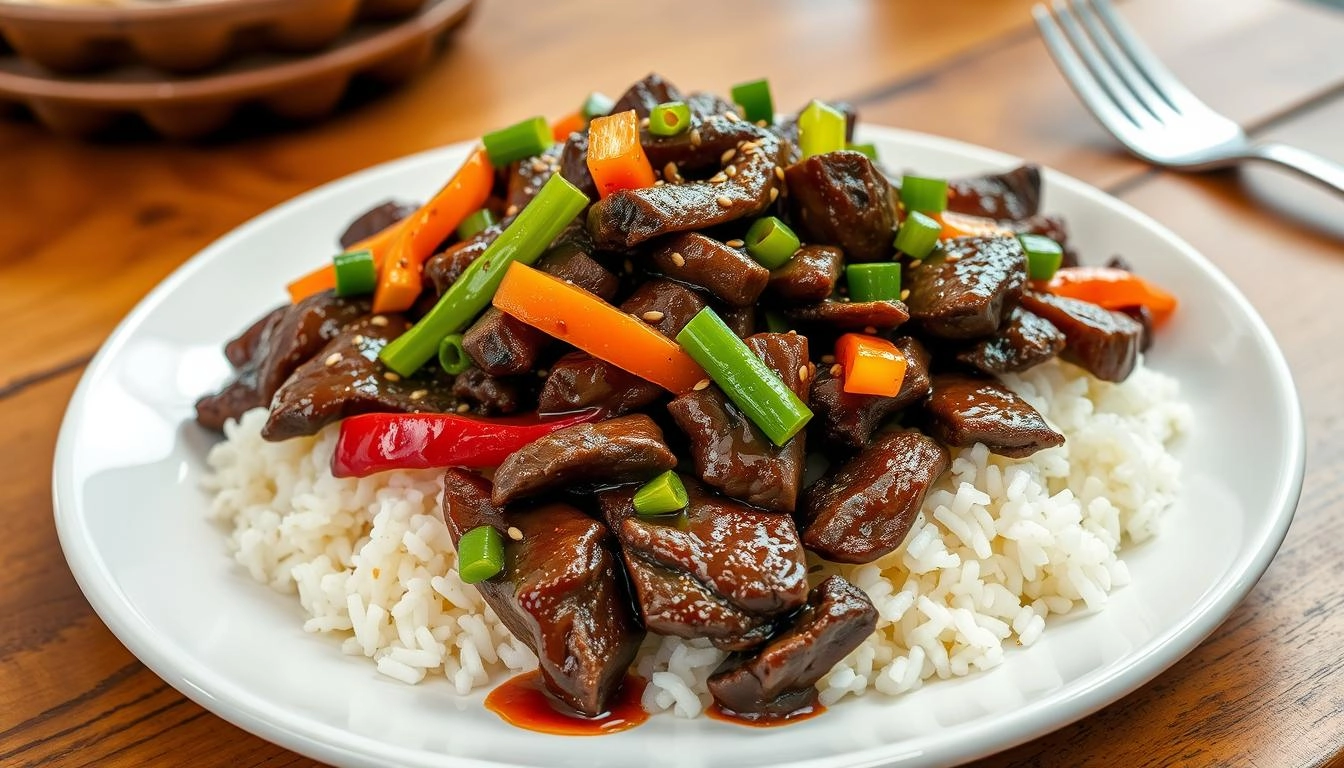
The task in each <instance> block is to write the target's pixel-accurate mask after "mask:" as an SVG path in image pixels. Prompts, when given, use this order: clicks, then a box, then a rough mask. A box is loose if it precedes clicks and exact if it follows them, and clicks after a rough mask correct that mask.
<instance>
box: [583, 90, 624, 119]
mask: <svg viewBox="0 0 1344 768" xmlns="http://www.w3.org/2000/svg"><path fill="white" fill-rule="evenodd" d="M615 105H616V102H614V101H612V100H611V97H610V96H608V95H606V94H605V93H598V92H597V91H593V92H592V93H590V94H588V98H586V99H584V100H583V106H582V107H579V114H581V115H583V119H584V120H592V119H593V118H594V117H602V116H604V115H606V114H608V113H610V112H611V108H612V107H613V106H615Z"/></svg>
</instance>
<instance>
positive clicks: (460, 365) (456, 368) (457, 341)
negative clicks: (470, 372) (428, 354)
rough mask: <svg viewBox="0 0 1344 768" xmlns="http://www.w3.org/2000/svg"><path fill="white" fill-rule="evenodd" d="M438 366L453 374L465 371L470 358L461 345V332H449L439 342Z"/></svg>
mask: <svg viewBox="0 0 1344 768" xmlns="http://www.w3.org/2000/svg"><path fill="white" fill-rule="evenodd" d="M439 367H440V368H442V369H443V371H444V373H449V374H452V375H453V376H456V375H458V374H459V373H466V372H467V369H468V368H470V367H471V358H470V357H469V356H467V350H466V348H465V347H463V346H462V334H460V333H450V334H448V335H447V336H444V337H443V341H440V342H439Z"/></svg>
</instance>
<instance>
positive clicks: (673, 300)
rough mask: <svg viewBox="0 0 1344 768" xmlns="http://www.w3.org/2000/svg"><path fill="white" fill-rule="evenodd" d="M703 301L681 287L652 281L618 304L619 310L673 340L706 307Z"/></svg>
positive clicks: (658, 279) (673, 282)
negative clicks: (619, 305)
mask: <svg viewBox="0 0 1344 768" xmlns="http://www.w3.org/2000/svg"><path fill="white" fill-rule="evenodd" d="M706 306H707V305H706V303H705V299H704V297H703V296H701V295H700V294H698V293H696V292H695V291H694V290H692V289H690V288H687V287H686V286H684V285H682V284H681V283H678V282H675V281H673V280H664V279H662V278H657V277H655V278H651V279H649V280H645V281H644V282H643V283H641V284H640V286H639V287H638V288H636V289H635V292H634V293H632V294H630V296H629V297H627V298H626V300H625V301H623V302H621V310H622V311H624V312H628V313H630V314H632V315H634V316H635V317H638V318H640V319H642V320H643V321H644V322H645V323H648V324H649V325H651V326H653V327H654V328H657V329H658V332H659V333H661V334H663V335H664V336H666V337H668V338H670V339H674V338H676V336H677V334H678V333H680V332H681V329H682V328H685V327H686V324H687V323H689V322H690V321H691V318H693V317H695V316H696V314H697V313H698V312H699V311H700V310H702V309H704V308H705V307H706Z"/></svg>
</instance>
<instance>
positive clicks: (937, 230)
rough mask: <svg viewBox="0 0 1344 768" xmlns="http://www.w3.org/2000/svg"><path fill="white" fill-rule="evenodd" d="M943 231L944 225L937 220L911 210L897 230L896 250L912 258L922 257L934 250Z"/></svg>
mask: <svg viewBox="0 0 1344 768" xmlns="http://www.w3.org/2000/svg"><path fill="white" fill-rule="evenodd" d="M942 231H943V225H942V224H939V223H938V222H937V220H935V219H933V218H932V217H929V216H925V215H924V214H922V213H920V212H919V211H910V212H909V213H908V214H907V215H906V217H905V221H903V222H901V227H900V229H898V230H896V242H895V245H896V250H898V251H900V252H901V253H904V254H905V255H907V256H909V257H910V258H912V259H922V258H924V257H925V256H928V255H929V254H930V253H932V252H933V247H934V246H935V245H937V244H938V235H940V234H942Z"/></svg>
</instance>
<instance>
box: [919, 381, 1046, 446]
mask: <svg viewBox="0 0 1344 768" xmlns="http://www.w3.org/2000/svg"><path fill="white" fill-rule="evenodd" d="M924 413H925V428H926V429H927V430H928V432H929V434H931V435H933V436H934V437H936V438H938V440H939V441H941V442H942V443H943V444H944V445H948V446H952V447H955V448H966V447H969V446H972V445H975V444H976V443H984V444H985V446H986V447H987V448H989V450H990V451H991V452H992V453H997V454H999V455H1000V456H1009V457H1012V458H1015V459H1020V458H1022V457H1024V456H1030V455H1031V454H1033V453H1035V452H1037V451H1039V450H1043V449H1045V448H1053V447H1054V446H1056V445H1062V444H1063V443H1064V436H1063V435H1061V434H1059V433H1058V432H1056V431H1055V430H1053V429H1051V428H1050V425H1049V424H1047V423H1046V421H1045V418H1044V417H1043V416H1041V414H1040V412H1039V411H1037V410H1036V409H1035V408H1033V407H1032V406H1031V404H1030V403H1028V402H1027V401H1026V400H1023V399H1022V397H1021V396H1019V395H1018V394H1017V393H1015V392H1013V391H1012V390H1011V389H1008V388H1007V387H1005V386H1004V385H1003V384H1000V383H999V382H998V381H997V380H994V379H987V378H983V377H980V376H968V375H965V374H960V373H941V374H937V375H935V376H934V377H933V391H932V392H930V393H929V397H928V399H927V400H925V401H924Z"/></svg>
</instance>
